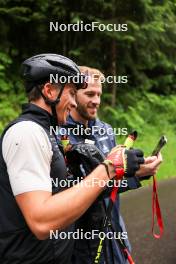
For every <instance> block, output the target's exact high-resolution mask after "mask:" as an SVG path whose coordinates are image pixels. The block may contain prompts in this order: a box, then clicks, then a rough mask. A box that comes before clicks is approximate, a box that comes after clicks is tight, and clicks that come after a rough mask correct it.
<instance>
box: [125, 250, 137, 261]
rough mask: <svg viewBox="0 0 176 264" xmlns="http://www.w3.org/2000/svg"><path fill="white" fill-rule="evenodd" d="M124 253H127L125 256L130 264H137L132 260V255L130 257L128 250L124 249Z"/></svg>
mask: <svg viewBox="0 0 176 264" xmlns="http://www.w3.org/2000/svg"><path fill="white" fill-rule="evenodd" d="M123 251H124V252H125V254H126V256H127V259H128V262H129V264H135V263H134V260H133V259H132V257H131V255H130V253H129V252H128V250H127V248H124V250H123Z"/></svg>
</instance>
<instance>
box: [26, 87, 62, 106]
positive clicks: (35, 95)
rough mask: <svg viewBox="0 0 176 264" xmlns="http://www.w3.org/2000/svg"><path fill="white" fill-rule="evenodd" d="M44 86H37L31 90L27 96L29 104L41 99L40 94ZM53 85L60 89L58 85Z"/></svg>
mask: <svg viewBox="0 0 176 264" xmlns="http://www.w3.org/2000/svg"><path fill="white" fill-rule="evenodd" d="M44 85H45V84H38V85H36V86H34V87H33V88H32V90H31V91H30V92H29V93H28V94H27V97H28V101H29V102H31V101H36V100H38V99H40V98H41V97H42V95H41V92H42V90H43V87H44ZM53 85H55V86H56V87H57V88H59V89H60V88H61V84H60V83H57V84H55V83H53Z"/></svg>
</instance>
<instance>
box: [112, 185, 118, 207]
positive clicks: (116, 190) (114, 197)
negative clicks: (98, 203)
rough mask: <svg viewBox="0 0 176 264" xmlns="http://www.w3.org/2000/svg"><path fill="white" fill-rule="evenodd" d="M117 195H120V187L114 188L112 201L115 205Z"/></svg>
mask: <svg viewBox="0 0 176 264" xmlns="http://www.w3.org/2000/svg"><path fill="white" fill-rule="evenodd" d="M117 193H118V186H114V187H113V189H112V192H111V195H110V199H111V200H112V202H113V203H114V202H115V200H116V197H117Z"/></svg>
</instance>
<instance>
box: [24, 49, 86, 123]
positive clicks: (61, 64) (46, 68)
mask: <svg viewBox="0 0 176 264" xmlns="http://www.w3.org/2000/svg"><path fill="white" fill-rule="evenodd" d="M50 74H53V75H55V74H58V77H61V76H64V77H66V78H65V79H66V81H65V83H61V85H62V88H61V89H60V92H59V94H58V96H57V98H56V99H55V100H49V99H48V98H46V97H45V96H44V94H43V93H42V91H41V90H40V89H39V88H38V90H39V92H40V94H41V96H42V97H43V99H44V100H45V103H46V104H48V105H50V107H51V110H52V115H53V124H54V125H57V113H56V105H57V104H58V103H59V102H60V98H61V95H62V92H63V90H64V86H65V84H66V83H69V82H72V83H74V84H75V87H76V88H77V89H84V88H86V87H87V83H86V82H85V76H84V75H83V74H81V72H80V70H79V68H78V66H77V65H76V63H74V62H73V61H72V60H70V59H69V58H67V57H64V56H62V55H58V54H52V53H46V54H39V55H36V56H33V57H31V58H29V59H27V60H25V61H24V62H23V63H22V75H23V77H24V79H25V82H26V92H27V93H29V92H30V91H31V90H32V89H33V87H34V86H36V87H38V85H40V84H44V83H46V82H49V81H50ZM74 77H76V80H75V78H74ZM67 80H68V81H67Z"/></svg>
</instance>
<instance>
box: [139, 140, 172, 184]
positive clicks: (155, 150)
mask: <svg viewBox="0 0 176 264" xmlns="http://www.w3.org/2000/svg"><path fill="white" fill-rule="evenodd" d="M166 143H167V138H166V136H161V138H160V139H159V141H158V144H157V145H156V147H155V149H154V150H153V151H152V155H151V156H157V155H158V153H159V152H160V150H161V149H162V147H164V146H165V145H166ZM151 176H152V175H150V176H143V177H140V178H139V180H141V181H142V180H148V179H150V177H151Z"/></svg>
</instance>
